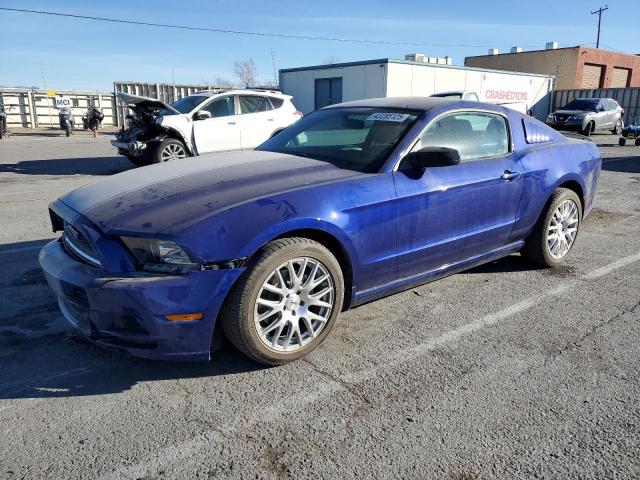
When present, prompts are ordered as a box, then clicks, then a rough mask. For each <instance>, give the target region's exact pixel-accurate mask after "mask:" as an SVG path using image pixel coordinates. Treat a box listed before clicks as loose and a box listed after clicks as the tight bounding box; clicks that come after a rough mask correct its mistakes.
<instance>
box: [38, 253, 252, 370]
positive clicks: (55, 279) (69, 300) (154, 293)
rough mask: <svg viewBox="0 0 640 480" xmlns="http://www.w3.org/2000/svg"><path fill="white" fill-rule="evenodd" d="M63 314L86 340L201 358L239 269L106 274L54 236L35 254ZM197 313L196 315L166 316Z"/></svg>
mask: <svg viewBox="0 0 640 480" xmlns="http://www.w3.org/2000/svg"><path fill="white" fill-rule="evenodd" d="M39 260H40V265H41V267H42V269H43V270H44V273H45V277H46V279H47V283H48V284H49V285H50V287H51V288H52V289H53V290H54V292H55V293H56V296H57V297H58V304H59V306H60V310H61V311H62V313H63V315H64V317H65V318H66V319H67V321H68V322H69V323H71V324H72V325H73V326H74V327H75V328H76V329H77V330H79V331H80V333H82V335H84V336H85V337H86V338H88V339H89V340H91V341H93V342H95V343H97V344H99V345H102V346H106V347H111V348H117V349H120V350H124V351H126V352H128V353H129V354H130V355H132V356H136V357H143V358H152V359H163V360H191V361H206V360H208V359H209V358H210V351H211V344H212V338H213V331H214V326H215V322H216V319H217V317H218V314H219V311H220V308H221V306H222V304H223V301H224V299H225V297H226V295H227V292H228V291H229V289H230V288H231V286H232V285H233V283H234V282H235V280H236V279H237V278H238V276H239V275H240V274H241V273H242V271H243V270H242V269H241V268H232V269H220V270H206V271H197V272H193V273H191V274H189V275H151V274H142V273H141V272H131V273H128V274H127V273H122V274H117V275H115V274H108V273H106V272H104V271H102V270H101V269H99V268H96V267H93V266H90V265H87V264H85V263H83V262H81V261H79V260H77V259H75V258H74V257H72V256H71V255H70V254H69V253H67V251H66V250H65V247H64V246H63V244H62V242H60V240H54V241H52V242H50V243H48V244H47V245H45V246H44V248H43V249H42V251H41V252H40V256H39ZM191 312H202V313H203V316H202V319H201V320H195V321H171V320H168V319H167V315H175V314H182V313H191Z"/></svg>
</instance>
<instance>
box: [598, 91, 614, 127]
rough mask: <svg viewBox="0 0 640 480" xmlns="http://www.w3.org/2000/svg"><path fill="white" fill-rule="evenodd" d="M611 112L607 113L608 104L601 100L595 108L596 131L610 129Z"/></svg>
mask: <svg viewBox="0 0 640 480" xmlns="http://www.w3.org/2000/svg"><path fill="white" fill-rule="evenodd" d="M610 116H611V112H610V111H609V102H608V101H607V100H606V99H604V98H601V99H600V101H599V102H598V105H597V106H596V118H597V121H596V130H606V129H608V128H609V127H611V121H610V119H609V118H610Z"/></svg>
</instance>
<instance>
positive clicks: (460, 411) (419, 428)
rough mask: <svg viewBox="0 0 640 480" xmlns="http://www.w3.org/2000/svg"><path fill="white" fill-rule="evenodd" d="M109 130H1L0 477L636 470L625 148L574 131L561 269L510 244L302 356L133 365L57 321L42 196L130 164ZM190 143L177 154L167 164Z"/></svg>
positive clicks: (345, 326)
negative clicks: (578, 207)
mask: <svg viewBox="0 0 640 480" xmlns="http://www.w3.org/2000/svg"><path fill="white" fill-rule="evenodd" d="M109 139H110V137H109V136H108V135H103V136H100V137H99V138H97V139H93V138H91V137H90V136H88V135H86V134H83V133H82V132H79V133H78V134H75V135H72V136H71V137H70V138H65V137H64V136H61V135H60V134H59V132H44V134H43V132H32V133H30V132H22V133H16V134H15V135H13V136H11V137H9V138H6V139H3V140H1V141H0V225H2V229H0V272H1V273H2V274H1V276H0V372H1V373H0V429H1V431H0V435H1V439H0V478H3V479H4V478H9V479H13V478H16V479H17V478H67V479H76V478H77V479H80V478H83V479H86V478H123V479H134V478H145V479H165V478H216V479H219V478H251V479H254V478H269V479H282V478H314V479H317V478H345V479H348V478H421V479H430V478H437V479H458V480H463V479H464V480H468V479H476V478H478V479H479V478H482V479H484V478H496V479H508V478H545V479H549V478H557V479H568V478H583V479H602V478H621V479H622V478H629V479H631V478H638V477H639V476H640V455H639V454H638V452H640V322H639V320H640V221H639V220H640V147H633V146H627V147H618V146H617V137H615V136H613V135H603V136H596V137H594V141H596V142H597V143H598V144H599V145H600V147H601V152H602V154H603V157H604V158H605V160H604V163H603V172H602V175H601V180H600V188H599V192H598V200H597V204H596V207H595V208H594V210H593V212H592V213H591V215H590V216H589V217H588V218H587V219H586V220H585V222H584V224H583V226H582V230H581V232H580V235H579V237H578V240H577V244H576V246H575V248H574V250H573V253H572V255H571V256H570V258H569V260H568V262H567V263H566V265H565V266H563V267H561V268H558V269H555V270H548V269H537V268H535V267H532V266H531V265H530V264H528V263H525V262H524V261H523V260H522V259H521V258H520V257H519V256H518V255H513V256H510V257H507V258H505V259H502V260H500V261H497V262H493V263H491V264H488V265H485V266H482V267H478V268H475V269H473V270H470V271H468V272H465V273H462V274H458V275H454V276H451V277H448V278H445V279H443V280H439V281H437V282H434V283H430V284H427V285H423V286H421V287H418V288H415V289H412V290H409V291H406V292H404V293H401V294H398V295H395V296H392V297H388V298H385V299H383V300H380V301H376V302H373V303H370V304H367V305H364V306H362V307H359V308H356V309H353V310H351V311H348V312H346V313H345V314H343V315H342V317H341V319H340V320H339V322H338V324H337V325H336V327H335V328H334V330H333V331H332V333H331V335H330V336H329V338H328V340H327V341H326V342H325V343H324V344H323V345H322V346H321V347H319V348H318V349H317V350H316V351H314V352H313V353H312V354H311V355H309V356H308V357H307V358H305V359H303V360H300V361H298V362H295V363H293V364H289V365H286V366H283V367H278V368H263V367H261V366H259V365H257V364H255V363H253V362H251V361H249V360H247V359H246V358H244V357H243V356H242V355H240V354H239V353H237V352H236V351H234V350H233V349H232V348H231V347H230V346H228V345H222V347H221V350H218V351H217V352H216V353H215V358H214V360H213V361H212V362H211V363H207V364H184V363H180V364H176V363H163V362H149V361H144V360H136V359H132V358H129V357H127V356H125V355H123V354H120V353H118V352H111V351H106V350H102V349H100V348H97V347H95V346H93V345H91V344H89V343H87V342H86V341H84V340H81V339H79V338H78V337H77V336H75V335H74V334H73V332H72V331H71V330H70V328H69V327H68V326H67V324H66V322H65V321H64V319H63V318H62V315H61V314H60V313H59V311H58V309H57V305H56V302H55V299H54V296H53V294H52V292H51V291H50V290H49V288H48V286H47V285H46V283H45V280H44V277H43V275H42V273H41V271H40V269H39V268H38V263H37V254H38V250H39V249H40V248H41V246H42V245H43V244H44V243H45V242H46V241H47V240H48V239H50V238H53V236H54V235H53V233H52V232H51V231H50V227H49V218H48V214H47V205H48V203H49V202H51V201H52V200H54V199H55V198H57V197H58V196H60V195H62V194H64V193H66V192H68V191H70V190H72V189H74V188H76V187H79V186H81V185H84V184H87V183H89V182H93V181H96V180H98V179H100V178H101V177H104V176H106V175H111V174H114V173H118V172H121V171H124V170H127V169H130V168H133V167H132V166H131V165H130V164H129V163H128V161H127V160H126V159H123V158H118V157H116V156H115V151H114V149H113V148H112V147H111V146H110V145H109V142H108V140H109ZM186 161H188V160H186Z"/></svg>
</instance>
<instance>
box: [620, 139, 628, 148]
mask: <svg viewBox="0 0 640 480" xmlns="http://www.w3.org/2000/svg"><path fill="white" fill-rule="evenodd" d="M626 144H627V139H626V138H624V137H622V138H620V139H618V145H620V146H621V147H624V146H625V145H626Z"/></svg>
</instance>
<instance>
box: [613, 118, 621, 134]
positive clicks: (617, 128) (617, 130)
mask: <svg viewBox="0 0 640 480" xmlns="http://www.w3.org/2000/svg"><path fill="white" fill-rule="evenodd" d="M611 133H613V134H614V135H620V134H621V133H622V119H621V118H619V119H618V121H617V122H616V126H615V127H613V130H611Z"/></svg>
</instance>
